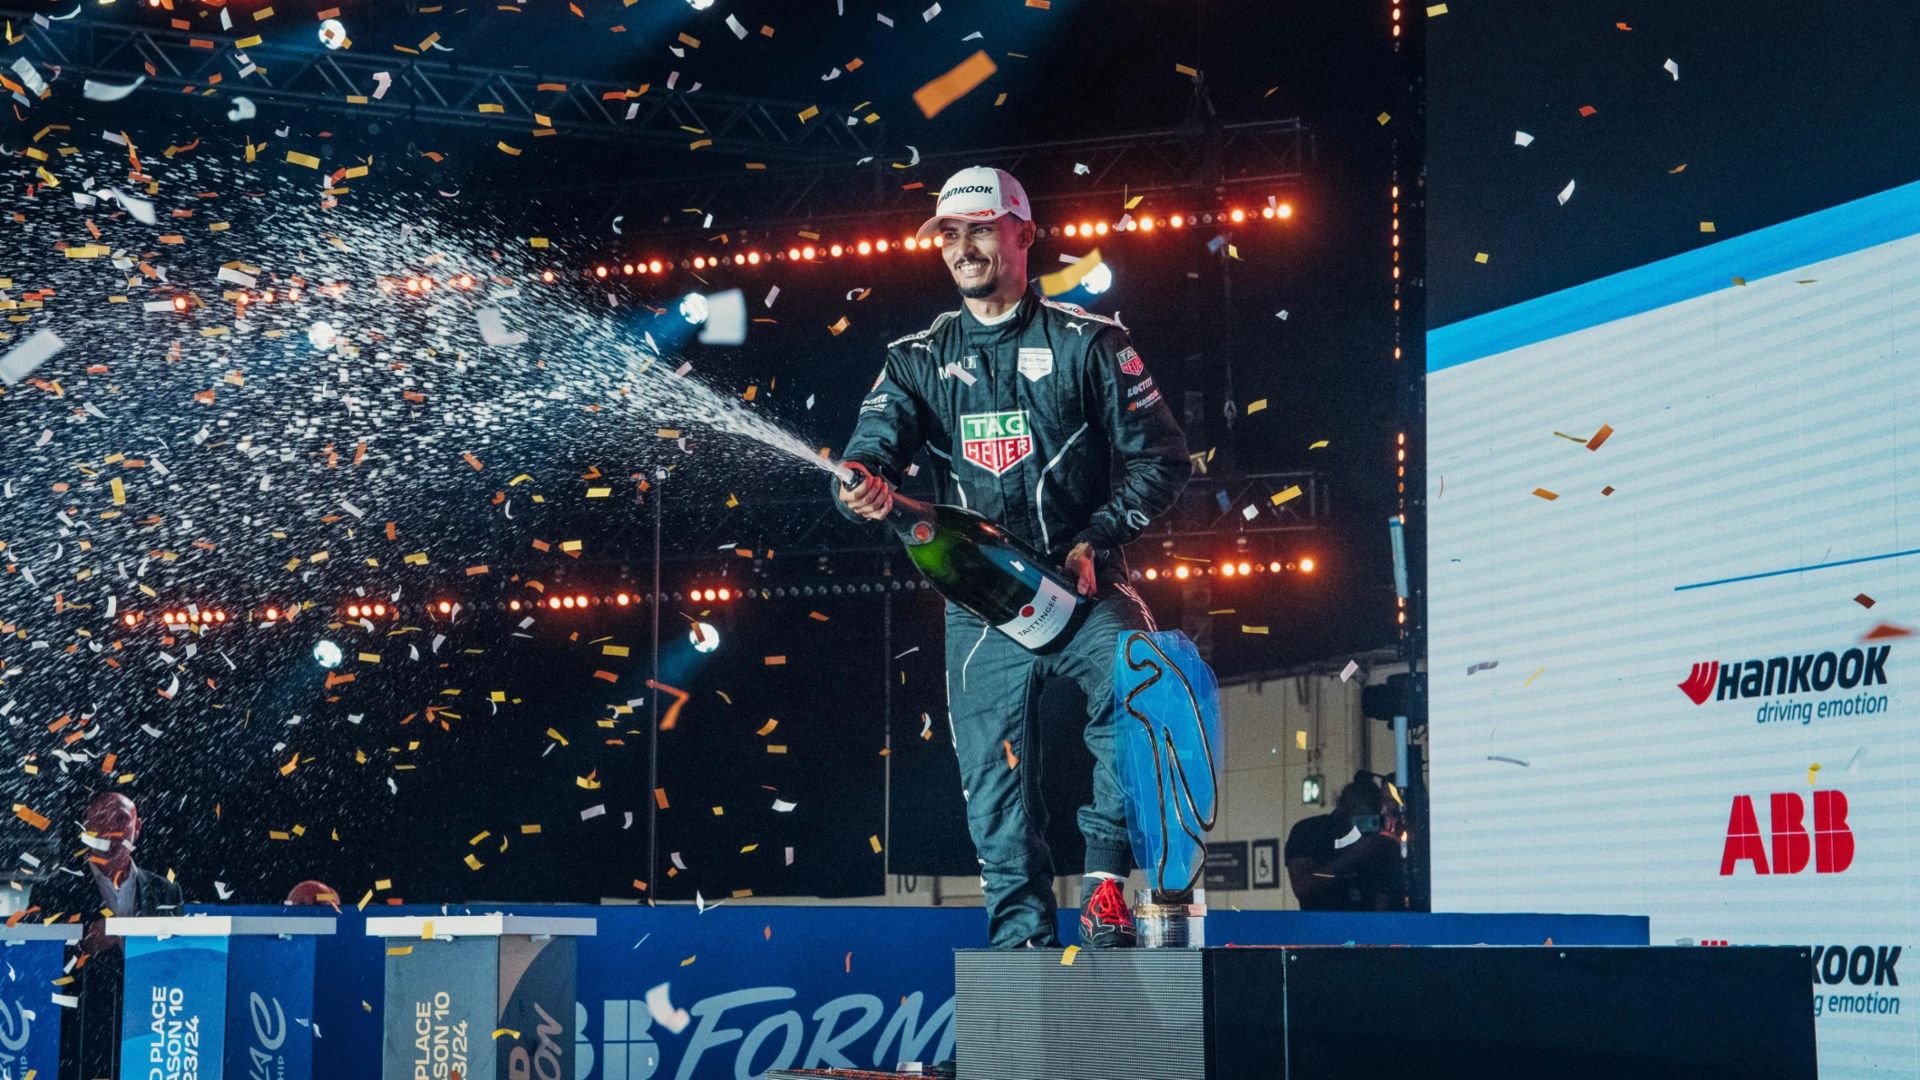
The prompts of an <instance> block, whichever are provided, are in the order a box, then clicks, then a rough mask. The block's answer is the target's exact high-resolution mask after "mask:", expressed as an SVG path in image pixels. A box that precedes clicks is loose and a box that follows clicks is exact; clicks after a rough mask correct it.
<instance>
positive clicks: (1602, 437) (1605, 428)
mask: <svg viewBox="0 0 1920 1080" xmlns="http://www.w3.org/2000/svg"><path fill="white" fill-rule="evenodd" d="M1612 437H1613V425H1611V424H1601V425H1600V430H1599V431H1596V432H1594V433H1593V438H1591V439H1588V440H1587V449H1589V450H1598V449H1600V447H1601V446H1602V445H1604V444H1605V443H1606V441H1607V440H1608V439H1609V438H1612Z"/></svg>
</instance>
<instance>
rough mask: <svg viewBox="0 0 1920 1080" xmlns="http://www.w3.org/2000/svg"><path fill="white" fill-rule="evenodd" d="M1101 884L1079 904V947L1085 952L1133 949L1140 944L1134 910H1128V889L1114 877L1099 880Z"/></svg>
mask: <svg viewBox="0 0 1920 1080" xmlns="http://www.w3.org/2000/svg"><path fill="white" fill-rule="evenodd" d="M1099 882H1100V884H1099V885H1097V886H1095V887H1094V889H1093V891H1092V892H1090V893H1088V894H1087V901H1086V903H1084V904H1081V905H1080V947H1081V948H1083V949H1131V948H1133V947H1134V946H1135V945H1137V944H1139V938H1138V935H1137V934H1136V933H1135V931H1134V928H1133V911H1132V909H1130V908H1128V907H1127V895H1126V890H1125V889H1123V888H1122V887H1121V884H1120V882H1118V881H1116V880H1114V879H1113V878H1100V879H1099Z"/></svg>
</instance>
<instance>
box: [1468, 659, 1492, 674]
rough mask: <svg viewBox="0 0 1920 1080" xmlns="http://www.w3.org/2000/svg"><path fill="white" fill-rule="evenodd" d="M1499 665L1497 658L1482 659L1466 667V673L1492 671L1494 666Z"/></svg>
mask: <svg viewBox="0 0 1920 1080" xmlns="http://www.w3.org/2000/svg"><path fill="white" fill-rule="evenodd" d="M1499 666H1500V661H1498V660H1482V661H1480V662H1479V663H1477V664H1475V665H1473V666H1472V667H1470V668H1468V669H1467V674H1469V675H1472V674H1473V673H1474V672H1477V671H1492V670H1493V669H1494V668H1497V667H1499Z"/></svg>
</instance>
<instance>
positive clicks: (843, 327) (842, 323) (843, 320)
mask: <svg viewBox="0 0 1920 1080" xmlns="http://www.w3.org/2000/svg"><path fill="white" fill-rule="evenodd" d="M851 325H853V324H852V323H850V322H848V321H847V317H846V316H845V315H842V316H840V319H839V321H838V322H835V323H834V324H833V325H832V326H829V327H827V329H828V330H829V331H830V332H832V334H833V336H834V337H839V336H840V335H841V334H844V333H846V331H847V327H849V326H851Z"/></svg>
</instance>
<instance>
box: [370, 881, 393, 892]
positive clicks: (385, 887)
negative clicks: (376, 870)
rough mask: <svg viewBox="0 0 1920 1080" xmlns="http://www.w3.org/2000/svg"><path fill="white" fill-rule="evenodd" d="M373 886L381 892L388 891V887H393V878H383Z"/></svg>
mask: <svg viewBox="0 0 1920 1080" xmlns="http://www.w3.org/2000/svg"><path fill="white" fill-rule="evenodd" d="M373 887H374V888H375V889H376V890H378V891H380V892H386V891H387V890H388V889H391V888H393V879H392V878H381V879H380V880H378V881H376V882H374V883H373Z"/></svg>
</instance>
